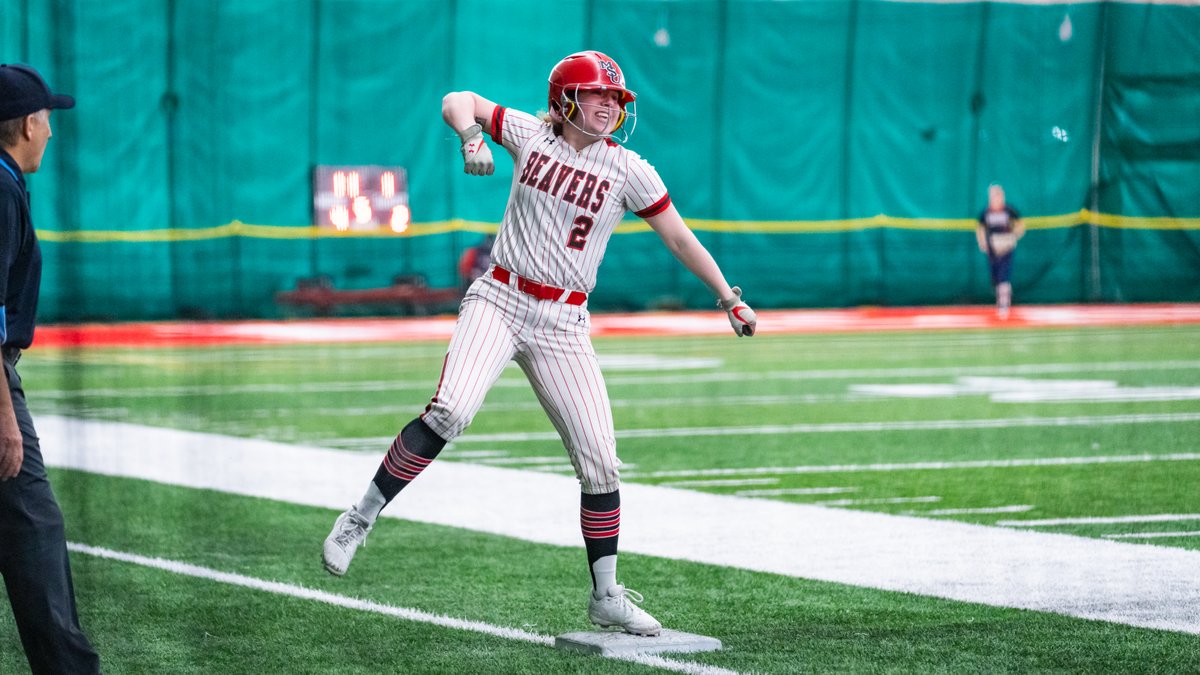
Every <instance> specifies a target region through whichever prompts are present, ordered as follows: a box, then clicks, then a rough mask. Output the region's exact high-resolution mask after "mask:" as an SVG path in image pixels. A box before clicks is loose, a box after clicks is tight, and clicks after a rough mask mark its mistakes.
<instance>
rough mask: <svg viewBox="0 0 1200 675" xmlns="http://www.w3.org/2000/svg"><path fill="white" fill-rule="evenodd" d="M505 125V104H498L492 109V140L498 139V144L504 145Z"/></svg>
mask: <svg viewBox="0 0 1200 675" xmlns="http://www.w3.org/2000/svg"><path fill="white" fill-rule="evenodd" d="M503 126H504V106H502V105H498V106H496V109H495V110H493V111H492V140H493V141H496V144H497V145H504V141H503V140H501V131H502V128H503Z"/></svg>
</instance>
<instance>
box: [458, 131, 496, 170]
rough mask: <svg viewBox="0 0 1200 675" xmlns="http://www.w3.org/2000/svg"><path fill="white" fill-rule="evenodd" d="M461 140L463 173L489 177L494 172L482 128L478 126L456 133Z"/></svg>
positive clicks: (494, 166) (490, 151)
mask: <svg viewBox="0 0 1200 675" xmlns="http://www.w3.org/2000/svg"><path fill="white" fill-rule="evenodd" d="M458 137H459V138H461V139H462V156H463V171H465V172H467V173H469V174H471V175H472V176H490V175H492V172H493V171H495V170H496V163H495V162H494V161H493V160H492V149H491V148H489V147H488V144H487V141H485V140H484V139H483V127H482V126H480V125H478V124H472V125H471V126H469V127H467V128H466V129H463V130H462V131H460V132H458Z"/></svg>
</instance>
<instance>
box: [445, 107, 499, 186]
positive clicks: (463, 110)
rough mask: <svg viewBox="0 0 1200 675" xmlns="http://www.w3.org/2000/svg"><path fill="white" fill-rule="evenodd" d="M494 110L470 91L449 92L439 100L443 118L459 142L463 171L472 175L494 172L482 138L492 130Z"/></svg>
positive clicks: (494, 168)
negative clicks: (460, 143)
mask: <svg viewBox="0 0 1200 675" xmlns="http://www.w3.org/2000/svg"><path fill="white" fill-rule="evenodd" d="M495 109H496V104H495V103H493V102H491V101H489V100H487V99H486V98H483V97H482V96H480V95H479V94H476V93H475V92H472V91H452V92H450V93H449V94H446V95H445V96H444V97H443V98H442V119H443V120H444V121H445V122H446V124H447V125H449V127H450V128H451V129H453V130H454V132H455V133H456V134H458V137H459V138H460V139H462V147H461V150H462V156H463V171H465V172H466V173H469V174H471V175H472V176H490V175H492V172H493V171H495V170H496V163H495V161H494V160H493V159H492V150H491V148H489V147H488V144H487V141H486V140H485V139H484V136H483V135H484V134H485V133H491V131H492V111H494V110H495Z"/></svg>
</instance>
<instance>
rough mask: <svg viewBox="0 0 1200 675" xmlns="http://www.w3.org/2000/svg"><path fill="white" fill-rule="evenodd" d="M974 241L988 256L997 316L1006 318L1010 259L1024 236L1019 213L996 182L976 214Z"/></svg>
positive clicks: (1009, 303) (1008, 304)
mask: <svg viewBox="0 0 1200 675" xmlns="http://www.w3.org/2000/svg"><path fill="white" fill-rule="evenodd" d="M978 220H979V225H978V226H977V227H976V228H975V241H976V243H978V244H979V250H980V251H981V252H983V253H985V254H986V255H987V257H988V270H989V271H990V272H991V276H992V287H993V288H995V289H996V315H997V316H999V317H1000V318H1001V319H1007V318H1008V310H1009V307H1011V306H1012V259H1013V250H1015V249H1016V248H1017V241H1018V240H1019V239H1020V238H1021V237H1023V236H1025V222H1024V221H1023V220H1021V214H1019V213H1017V210H1016V209H1014V208H1013V207H1011V206H1009V205H1008V204H1007V203H1006V202H1005V198H1004V188H1003V187H1001V186H1000V185H998V184H996V183H992V184H991V185H990V186H988V207H987V208H986V209H984V210H983V212H982V213H980V214H979V219H978Z"/></svg>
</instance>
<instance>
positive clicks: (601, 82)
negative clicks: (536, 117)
mask: <svg viewBox="0 0 1200 675" xmlns="http://www.w3.org/2000/svg"><path fill="white" fill-rule="evenodd" d="M568 90H570V91H571V92H577V91H581V90H582V91H596V90H599V91H619V92H621V110H622V114H621V119H620V120H619V121H618V122H617V126H616V127H614V130H616V128H618V127H620V126H621V124H623V123H624V122H625V114H624V111H625V106H626V105H628V104H630V103H633V101H634V100H635V99H636V98H637V94H635V93H633V92H632V91H629V90H628V89H626V88H625V75H623V74H622V73H621V67H620V66H618V65H617V62H616V61H614V60H613V59H612V58H610V57H608V56H606V55H605V54H602V53H600V52H594V51H587V52H576V53H574V54H571V55H570V56H568V57H567V58H565V59H563V60H562V61H559V62H558V63H557V64H556V65H555V66H554V69H553V70H551V71H550V110H557V111H559V112H560V113H562V115H563V117H570V116H571V112H572V110H571V108H572V107H573V106H574V105H575V102H574V101H572V100H571V99H570V98H569V97H567V96H566V92H567V91H568Z"/></svg>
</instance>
